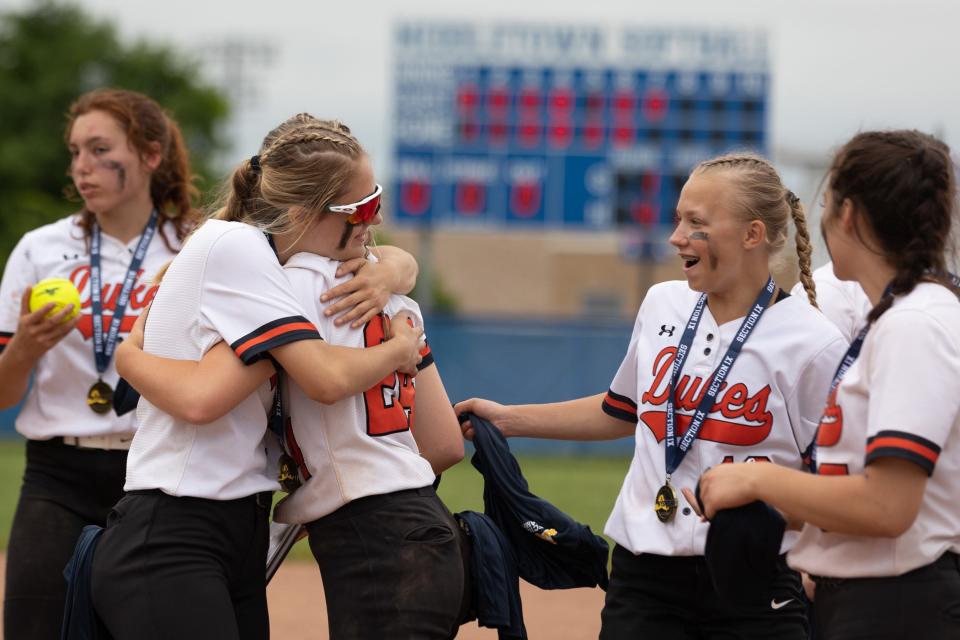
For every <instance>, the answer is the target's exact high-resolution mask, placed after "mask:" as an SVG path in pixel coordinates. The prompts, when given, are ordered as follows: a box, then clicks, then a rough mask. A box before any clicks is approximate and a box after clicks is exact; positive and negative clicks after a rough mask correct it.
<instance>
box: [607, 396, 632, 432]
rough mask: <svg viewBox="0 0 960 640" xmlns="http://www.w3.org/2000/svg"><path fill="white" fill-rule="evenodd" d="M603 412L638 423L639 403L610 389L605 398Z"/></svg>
mask: <svg viewBox="0 0 960 640" xmlns="http://www.w3.org/2000/svg"><path fill="white" fill-rule="evenodd" d="M603 412H604V413H605V414H607V415H608V416H613V417H614V418H618V419H620V420H626V421H627V422H630V423H632V424H637V403H636V402H634V401H633V400H631V399H630V398H628V397H627V396H622V395H620V394H619V393H614V392H613V391H612V390H608V391H607V395H606V397H604V399H603Z"/></svg>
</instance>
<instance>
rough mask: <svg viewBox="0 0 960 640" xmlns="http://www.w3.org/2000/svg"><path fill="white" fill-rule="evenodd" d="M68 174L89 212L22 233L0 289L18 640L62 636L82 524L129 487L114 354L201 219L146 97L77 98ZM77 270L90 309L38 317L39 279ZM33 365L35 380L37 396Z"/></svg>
mask: <svg viewBox="0 0 960 640" xmlns="http://www.w3.org/2000/svg"><path fill="white" fill-rule="evenodd" d="M69 113H70V116H69V117H70V120H69V124H68V125H67V131H66V141H67V146H68V148H69V150H70V155H71V158H72V160H71V163H70V177H71V179H72V181H73V186H74V188H75V189H76V191H77V193H78V194H79V195H80V197H81V198H82V200H83V207H82V209H81V210H80V211H79V212H77V213H76V214H73V215H71V216H68V217H66V218H63V219H61V220H59V221H57V222H54V223H52V224H48V225H45V226H43V227H40V228H39V229H36V230H34V231H31V232H29V233H27V234H26V235H24V236H23V238H22V239H21V240H20V242H19V243H18V244H17V246H16V247H15V248H14V250H13V253H12V254H11V255H10V258H9V259H8V261H7V264H6V267H5V270H4V275H3V283H2V285H0V350H2V354H0V405H2V406H3V407H10V406H13V405H15V404H16V403H18V402H19V401H20V400H21V399H22V398H23V397H24V394H26V399H25V401H24V404H23V408H22V409H21V411H20V413H19V415H18V416H17V420H16V427H17V431H19V432H20V433H21V434H22V435H23V436H24V437H25V438H27V445H26V455H27V463H26V471H25V473H24V478H23V485H22V487H21V490H20V500H19V502H18V504H17V511H16V514H15V516H14V521H13V528H12V530H11V532H10V545H9V548H8V550H7V567H6V587H5V592H4V635H5V637H7V638H51V639H52V638H59V637H60V627H61V621H62V617H63V606H64V595H65V583H64V580H63V567H64V565H65V564H66V562H67V560H68V559H69V558H70V554H71V552H72V551H73V547H74V544H75V543H76V540H77V537H78V536H79V535H80V530H81V529H82V528H83V527H84V526H85V525H88V524H100V525H103V524H104V523H105V521H106V517H107V513H108V512H109V510H110V507H111V506H112V505H113V504H114V503H115V502H116V501H117V500H118V499H119V498H120V496H121V495H122V488H123V477H124V469H125V466H126V460H127V449H128V448H129V447H130V441H131V438H132V437H133V432H134V428H135V424H134V421H133V417H132V416H125V417H117V416H116V415H115V414H114V413H113V411H112V407H111V405H110V398H109V395H110V390H111V389H112V387H113V386H114V385H115V384H116V381H117V373H116V371H115V369H114V366H113V363H112V358H111V356H112V352H113V348H114V347H115V346H116V343H117V341H118V340H119V339H120V336H123V335H125V334H126V333H127V332H129V331H130V328H131V326H132V325H133V322H134V320H135V319H136V318H137V316H138V315H139V314H140V313H141V311H142V310H143V309H144V308H146V306H147V305H148V304H149V303H150V301H151V300H152V299H153V296H154V295H155V293H156V287H155V286H152V285H151V284H150V283H149V279H150V274H152V273H154V272H155V271H156V270H157V269H158V268H159V267H160V266H161V265H162V264H164V263H165V262H166V261H168V260H169V259H170V258H172V257H173V256H174V255H175V253H176V251H177V249H179V247H180V242H181V240H182V239H183V237H184V236H185V234H186V233H187V232H188V230H189V229H190V228H191V227H192V226H193V225H194V224H195V222H196V220H197V214H196V212H195V210H194V209H193V206H192V204H191V201H192V198H193V196H194V190H193V188H192V187H191V181H192V176H191V173H190V167H189V164H188V161H187V152H186V149H185V148H184V145H183V140H182V137H181V135H180V131H179V129H178V127H177V124H176V123H175V122H174V121H173V120H172V119H171V118H170V117H169V116H168V115H167V114H166V113H164V111H163V110H162V109H161V108H160V106H159V105H157V103H156V102H154V101H153V100H152V99H150V98H148V97H147V96H144V95H142V94H139V93H135V92H132V91H120V90H99V91H94V92H91V93H87V94H84V95H83V96H81V97H80V98H78V99H77V101H76V102H74V104H73V105H72V106H71V107H70V112H69ZM49 277H60V278H66V279H68V280H70V281H71V282H73V284H74V285H75V286H76V287H77V289H78V290H79V291H80V295H81V300H82V302H81V309H78V310H76V311H79V312H80V313H79V315H78V316H77V317H76V318H75V319H74V320H72V321H64V322H61V321H62V320H63V319H64V318H65V317H66V314H68V313H69V312H70V309H65V310H64V311H62V312H61V313H60V314H58V316H55V317H53V318H51V319H44V316H45V315H46V313H47V312H48V311H49V308H44V309H40V310H38V311H36V312H33V313H31V312H30V311H29V307H28V300H29V297H30V291H31V287H32V285H34V284H35V283H36V282H38V281H39V280H42V279H45V278H49ZM31 372H32V373H33V385H32V386H31V387H30V390H29V393H27V388H28V381H29V378H30V375H31Z"/></svg>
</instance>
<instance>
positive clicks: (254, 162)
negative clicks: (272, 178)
mask: <svg viewBox="0 0 960 640" xmlns="http://www.w3.org/2000/svg"><path fill="white" fill-rule="evenodd" d="M250 170H251V171H253V172H254V173H260V156H259V155H256V156H250Z"/></svg>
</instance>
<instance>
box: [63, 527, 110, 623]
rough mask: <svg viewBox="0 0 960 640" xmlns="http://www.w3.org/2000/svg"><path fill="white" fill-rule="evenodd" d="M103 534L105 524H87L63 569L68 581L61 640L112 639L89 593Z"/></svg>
mask: <svg viewBox="0 0 960 640" xmlns="http://www.w3.org/2000/svg"><path fill="white" fill-rule="evenodd" d="M102 533H103V527H98V526H97V525H95V524H90V525H87V526H85V527H84V528H83V531H82V532H81V533H80V538H79V539H78V540H77V546H76V547H74V549H73V556H72V557H71V558H70V562H68V563H67V566H66V567H65V568H64V569H63V577H64V578H66V580H67V601H66V605H65V607H64V610H63V629H62V631H61V632H60V638H61V640H111V639H112V637H113V636H111V635H110V632H109V631H107V628H106V627H105V626H104V625H103V622H101V621H100V617H99V616H97V613H96V611H94V610H93V602H92V600H91V594H90V575H91V571H92V569H93V553H94V551H96V548H97V542H99V540H100V534H102Z"/></svg>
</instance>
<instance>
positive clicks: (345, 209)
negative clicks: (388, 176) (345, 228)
mask: <svg viewBox="0 0 960 640" xmlns="http://www.w3.org/2000/svg"><path fill="white" fill-rule="evenodd" d="M381 195H383V187H381V186H380V185H379V184H378V185H377V186H376V187H375V188H374V190H373V193H371V194H370V195H368V196H367V197H366V198H364V199H363V200H361V201H360V202H354V203H353V204H335V205H330V206H329V207H327V210H328V211H332V212H333V213H345V214H346V215H347V222H349V223H350V224H366V223H368V222H370V221H371V220H373V218H374V217H375V216H376V215H377V212H378V211H380V196H381Z"/></svg>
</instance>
